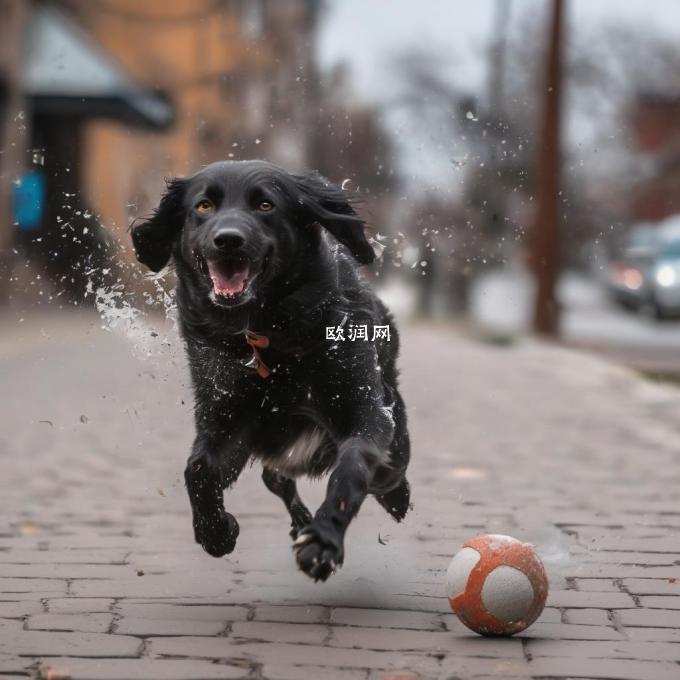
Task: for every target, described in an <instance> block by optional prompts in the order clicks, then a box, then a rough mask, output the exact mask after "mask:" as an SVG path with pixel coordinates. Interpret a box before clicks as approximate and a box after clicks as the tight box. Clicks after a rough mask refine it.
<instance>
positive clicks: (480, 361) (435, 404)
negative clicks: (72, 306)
mask: <svg viewBox="0 0 680 680" xmlns="http://www.w3.org/2000/svg"><path fill="white" fill-rule="evenodd" d="M43 325H44V327H43V328H41V324H40V322H33V323H31V322H26V324H25V326H26V328H25V329H24V331H25V332H24V335H23V338H22V340H21V342H20V343H19V344H17V343H16V342H12V338H13V337H15V334H16V332H17V326H16V322H15V321H12V322H11V323H7V322H5V323H4V324H3V326H4V327H5V328H7V327H8V326H9V327H10V328H12V327H13V330H10V332H9V335H7V334H6V335H5V337H4V338H2V339H0V351H2V352H3V358H2V359H0V366H1V371H2V372H1V375H2V378H3V381H4V391H3V394H4V395H5V398H4V400H3V408H2V413H1V415H0V418H1V423H0V424H1V425H2V427H1V428H0V433H1V435H0V436H1V437H2V448H3V452H4V454H5V455H4V458H3V460H4V465H3V475H2V479H1V480H0V508H1V511H2V517H3V519H4V522H3V525H2V527H1V528H0V677H1V678H7V677H15V676H16V677H20V676H21V677H25V676H26V675H31V676H32V677H39V678H50V679H51V680H56V679H57V678H66V677H69V678H74V679H75V678H120V679H127V678H142V679H144V680H151V679H154V678H159V679H160V678H162V679H163V680H172V679H187V680H188V679H197V680H198V679H208V678H253V679H257V678H272V679H274V678H276V679H278V678H280V679H288V678H290V679H291V680H303V679H305V678H314V679H316V678H328V679H334V678H339V679H345V678H347V679H350V678H365V679H372V680H373V679H376V680H377V679H378V678H387V677H400V678H404V679H406V678H408V679H411V678H464V679H467V678H484V677H489V678H491V677H494V678H515V677H519V678H527V677H533V678H567V677H569V678H620V679H631V680H637V679H639V680H665V679H671V678H672V679H673V680H677V678H679V677H680V665H679V662H680V475H679V467H680V418H678V415H680V391H676V390H674V389H672V388H665V387H661V386H656V385H652V384H650V383H647V382H644V381H642V380H640V379H638V378H636V377H635V376H633V375H631V374H629V373H628V372H626V371H624V370H623V369H619V368H617V367H614V366H610V365H608V364H605V363H603V362H601V361H599V360H597V359H594V358H591V357H588V356H586V355H581V354H577V353H573V352H569V351H566V350H561V349H559V348H552V347H547V346H541V345H538V344H534V343H524V344H520V345H517V346H514V347H505V348H503V347H493V346H488V345H482V344H477V343H474V342H472V341H469V340H464V339H461V338H459V337H457V336H456V335H454V334H453V333H452V332H451V331H449V330H446V329H443V328H432V329H426V328H422V327H417V326H405V327H404V328H403V332H402V335H403V337H404V349H403V358H402V367H403V384H404V393H405V397H406V400H407V405H408V408H409V414H410V423H411V429H412V436H413V444H414V446H413V449H414V461H413V466H412V472H411V475H410V477H411V481H412V484H413V496H414V498H413V500H414V503H415V510H414V512H413V513H412V514H411V515H410V516H408V518H407V521H406V522H405V523H404V524H403V525H397V524H395V523H394V522H392V521H391V520H390V519H389V518H388V517H387V515H386V514H385V513H384V512H383V511H382V510H381V509H380V508H379V507H378V506H377V504H376V503H375V502H374V501H373V500H372V499H369V500H368V501H367V502H366V505H365V506H364V508H363V509H362V512H361V514H360V516H359V518H358V520H357V521H356V522H355V524H353V525H352V527H351V529H350V532H349V536H348V542H347V547H348V554H347V559H346V562H345V566H344V568H343V569H342V570H341V571H340V572H339V573H338V574H337V575H336V576H335V577H334V578H332V579H331V581H329V582H328V583H327V584H314V583H312V582H311V581H309V580H308V579H307V578H306V577H304V576H302V575H301V574H299V573H298V572H297V571H296V570H295V565H294V560H293V556H292V553H291V551H290V539H289V537H288V519H287V517H286V515H285V512H284V510H283V507H282V506H281V505H280V501H279V500H278V499H276V498H275V497H274V496H272V495H271V494H270V493H269V492H268V491H266V489H265V488H264V486H263V484H262V483H261V481H260V479H259V470H257V469H255V468H253V469H250V470H247V471H246V473H245V474H244V475H243V477H242V479H241V480H240V481H239V483H238V485H237V486H236V488H235V490H234V491H233V492H232V493H230V494H229V497H228V500H227V503H228V507H229V509H230V510H231V511H233V512H234V514H235V515H236V516H237V517H238V519H239V522H240V524H241V535H240V537H239V543H238V545H237V549H236V552H235V553H234V554H233V556H231V557H230V558H225V559H222V560H215V559H213V558H211V557H209V556H207V555H206V554H204V553H203V551H202V550H201V549H200V548H199V547H198V546H196V545H194V543H193V540H192V535H191V521H190V515H189V507H188V502H187V500H186V498H185V491H184V488H183V481H182V477H181V474H182V470H183V466H184V460H185V458H186V456H187V453H188V450H189V444H190V442H191V439H192V435H193V427H192V422H191V400H190V397H189V393H188V389H187V387H186V377H185V373H184V369H183V359H182V356H181V352H179V353H178V352H177V348H175V350H174V351H171V352H167V351H166V353H165V354H164V355H163V356H161V357H160V358H155V359H154V358H152V359H149V360H147V361H138V360H136V359H133V358H132V356H131V351H130V347H129V345H128V344H126V343H125V342H124V341H122V340H120V339H119V338H117V337H116V336H114V335H112V334H107V333H104V332H103V331H101V330H99V328H98V324H97V323H95V322H88V321H86V320H83V319H62V320H59V321H57V322H56V323H51V324H48V323H47V321H45V322H43ZM22 328H23V326H22ZM16 337H18V336H16ZM16 337H15V339H16ZM159 342H160V340H159ZM302 492H303V495H304V496H305V497H306V498H308V499H309V500H310V501H311V502H312V504H314V503H316V502H318V500H319V499H320V497H321V492H322V487H321V486H320V485H316V486H306V485H305V486H303V489H302ZM486 531H493V532H502V533H510V534H512V535H515V536H517V537H518V538H522V539H525V540H531V541H533V542H534V543H536V544H537V545H538V546H539V548H540V550H541V552H542V554H543V556H544V558H545V562H546V566H547V569H548V572H549V575H550V578H551V592H550V595H549V598H548V606H547V608H546V610H545V612H544V613H543V615H542V617H541V618H540V619H539V621H538V622H537V623H536V624H535V625H534V626H532V627H531V628H530V629H529V630H528V631H526V632H525V633H524V634H522V635H520V636H518V637H516V638H513V639H507V640H505V639H502V640H496V639H482V638H479V637H477V636H474V635H473V634H471V633H469V632H468V631H467V630H466V629H464V628H463V627H462V626H461V625H460V624H459V623H458V622H457V621H456V619H455V617H454V616H453V615H452V614H451V613H450V611H449V608H448V604H447V601H446V599H445V598H444V596H443V578H444V572H445V569H446V566H447V564H448V561H449V560H450V557H451V555H452V554H453V553H454V552H455V551H456V550H457V549H458V547H459V546H460V544H461V543H462V542H463V541H464V540H465V539H467V538H470V537H472V536H474V535H476V534H479V533H482V532H486ZM379 539H380V540H379Z"/></svg>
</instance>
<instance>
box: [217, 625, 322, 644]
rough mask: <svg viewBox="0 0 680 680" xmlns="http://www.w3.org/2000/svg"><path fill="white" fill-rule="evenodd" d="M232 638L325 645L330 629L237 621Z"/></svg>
mask: <svg viewBox="0 0 680 680" xmlns="http://www.w3.org/2000/svg"><path fill="white" fill-rule="evenodd" d="M230 637H231V638H233V639H239V638H243V639H246V640H252V641H261V640H263V641H269V642H277V643H278V642H284V643H296V642H299V643H302V644H315V645H320V644H323V642H324V641H325V639H326V638H327V637H328V628H327V627H326V626H322V625H318V624H306V623H271V622H268V621H237V622H236V623H235V624H234V625H233V626H232V627H231V633H230Z"/></svg>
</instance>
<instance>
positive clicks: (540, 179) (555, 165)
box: [529, 0, 564, 336]
mask: <svg viewBox="0 0 680 680" xmlns="http://www.w3.org/2000/svg"><path fill="white" fill-rule="evenodd" d="M563 11H564V2H563V0H552V9H551V16H550V34H549V41H548V45H547V61H546V71H545V80H544V85H543V89H542V90H541V92H542V98H543V103H542V118H541V125H540V138H539V148H538V155H537V162H536V171H535V176H536V185H535V186H536V190H535V194H536V213H535V216H534V223H533V228H532V230H531V234H530V253H529V257H530V262H531V266H532V269H533V271H534V275H535V277H536V300H535V307H534V318H533V329H534V332H535V333H539V334H541V335H548V336H556V335H557V334H558V332H559V307H558V303H557V299H556V297H555V287H556V283H557V277H558V274H559V268H560V229H559V191H560V103H561V102H560V100H561V95H562V65H561V61H562V24H563Z"/></svg>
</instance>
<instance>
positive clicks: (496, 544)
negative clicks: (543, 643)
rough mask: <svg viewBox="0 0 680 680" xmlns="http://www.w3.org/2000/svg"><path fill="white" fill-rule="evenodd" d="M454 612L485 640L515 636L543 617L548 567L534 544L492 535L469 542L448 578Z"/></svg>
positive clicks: (457, 554)
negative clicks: (544, 564) (487, 637)
mask: <svg viewBox="0 0 680 680" xmlns="http://www.w3.org/2000/svg"><path fill="white" fill-rule="evenodd" d="M446 594H447V596H448V598H449V603H450V604H451V609H453V611H454V612H455V613H456V614H457V615H458V618H459V619H460V620H461V621H462V622H463V623H464V624H465V625H466V626H467V627H468V628H470V629H472V630H474V631H475V632H476V633H480V634H481V635H513V634H514V633H519V632H520V631H522V630H524V629H525V628H528V627H529V626H530V625H531V624H532V623H533V622H534V621H535V620H536V619H537V618H538V617H539V615H540V613H541V612H542V611H543V607H544V606H545V600H546V598H547V596H548V579H547V577H546V575H545V569H544V568H543V563H542V562H541V560H540V558H539V557H538V555H537V554H536V550H535V549H534V547H533V545H531V544H530V543H522V542H521V541H518V540H517V539H516V538H512V537H511V536H503V535H502V534H486V535H484V536H479V537H477V538H473V539H472V540H470V541H467V542H466V543H465V544H464V545H463V548H462V549H461V550H460V551H459V552H457V553H456V554H455V555H454V557H453V559H452V560H451V563H450V564H449V568H448V571H447V572H446Z"/></svg>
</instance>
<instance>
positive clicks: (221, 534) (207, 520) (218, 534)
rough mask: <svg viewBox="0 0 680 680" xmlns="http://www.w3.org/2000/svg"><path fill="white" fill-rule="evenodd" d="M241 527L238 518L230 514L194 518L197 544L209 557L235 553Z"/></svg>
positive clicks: (221, 513) (223, 513) (222, 513)
mask: <svg viewBox="0 0 680 680" xmlns="http://www.w3.org/2000/svg"><path fill="white" fill-rule="evenodd" d="M238 534H239V526H238V522H237V521H236V518H235V517H234V516H233V515H230V514H229V513H228V512H220V513H219V514H217V515H213V516H211V517H205V516H199V517H194V536H195V538H196V543H199V544H200V545H202V546H203V550H205V551H206V552H207V553H208V554H209V555H212V556H213V557H222V556H223V555H227V554H229V553H230V552H232V551H233V549H234V548H235V547H236V539H237V538H238Z"/></svg>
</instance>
